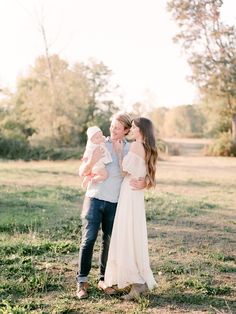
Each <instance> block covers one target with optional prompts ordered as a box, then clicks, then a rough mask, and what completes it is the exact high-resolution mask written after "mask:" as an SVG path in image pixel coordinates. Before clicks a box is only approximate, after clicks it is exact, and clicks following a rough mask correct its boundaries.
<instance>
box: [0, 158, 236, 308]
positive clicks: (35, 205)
mask: <svg viewBox="0 0 236 314" xmlns="http://www.w3.org/2000/svg"><path fill="white" fill-rule="evenodd" d="M78 166H79V163H78V161H63V162H60V161H57V162H49V161H42V162H21V161H18V162H13V161H11V162H6V161H2V162H0V195H1V196H0V298H1V299H0V314H8V313H9V314H10V313H13V314H19V313H41V314H43V313H44V314H46V313H54V314H56V313H161V314H164V313H181V314H182V313H229V314H230V313H235V312H236V288H235V282H236V253H235V252H236V240H235V239H236V238H235V236H236V219H235V218H236V214H235V209H236V204H235V202H236V197H235V196H236V195H235V182H236V180H235V179H236V159H233V158H207V157H205V158H203V157H202V158H201V157H194V158H193V157H181V156H178V157H171V158H170V159H168V160H165V161H160V162H159V165H158V174H157V183H158V184H157V187H156V189H155V190H154V191H147V192H146V193H145V199H146V208H147V223H148V235H149V252H150V262H151V267H152V269H153V272H154V275H155V278H156V280H157V282H158V287H157V289H156V290H155V291H153V292H151V293H150V294H149V295H148V296H147V297H142V298H140V300H139V301H137V302H134V303H132V302H131V303H127V302H122V301H121V299H120V297H119V296H115V297H109V296H105V295H104V294H102V293H101V292H100V291H99V290H98V289H97V275H98V256H99V241H98V243H97V244H96V246H95V249H94V260H93V267H92V271H91V274H90V298H89V299H87V300H84V301H80V300H77V299H76V297H75V290H76V282H75V275H76V269H77V260H78V250H79V243H80V236H81V234H80V231H81V221H80V209H81V204H82V200H83V196H84V192H83V191H82V190H81V189H80V180H79V178H78V176H77V170H78Z"/></svg>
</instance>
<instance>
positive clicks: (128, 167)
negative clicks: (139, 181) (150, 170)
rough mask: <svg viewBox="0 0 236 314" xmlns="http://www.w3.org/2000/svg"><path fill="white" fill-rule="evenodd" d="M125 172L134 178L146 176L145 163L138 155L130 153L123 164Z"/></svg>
mask: <svg viewBox="0 0 236 314" xmlns="http://www.w3.org/2000/svg"><path fill="white" fill-rule="evenodd" d="M122 168H123V171H125V172H128V173H129V174H131V175H132V176H134V177H143V176H145V169H146V167H145V161H144V160H143V159H142V158H141V157H139V156H138V155H136V154H134V153H132V152H128V154H127V155H126V156H125V157H124V159H123V162H122Z"/></svg>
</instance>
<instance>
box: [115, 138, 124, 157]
mask: <svg viewBox="0 0 236 314" xmlns="http://www.w3.org/2000/svg"><path fill="white" fill-rule="evenodd" d="M112 144H113V148H114V151H115V152H116V154H117V155H118V156H119V155H123V148H124V143H123V141H122V140H118V141H113V142H112Z"/></svg>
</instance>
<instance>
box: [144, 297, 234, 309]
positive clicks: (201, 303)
mask: <svg viewBox="0 0 236 314" xmlns="http://www.w3.org/2000/svg"><path fill="white" fill-rule="evenodd" d="M165 306H168V307H174V308H176V309H179V311H180V313H182V312H181V310H182V311H183V312H185V311H186V310H188V311H190V310H192V311H193V310H200V308H201V309H202V310H209V309H210V308H215V309H217V310H218V311H224V313H235V311H236V302H235V301H233V300H231V299H230V298H229V297H218V296H208V295H204V294H191V293H183V294H178V293H177V294H173V295H168V294H160V295H154V294H152V295H150V296H149V308H160V307H165ZM230 311H231V312H230Z"/></svg>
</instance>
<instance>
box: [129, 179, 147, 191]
mask: <svg viewBox="0 0 236 314" xmlns="http://www.w3.org/2000/svg"><path fill="white" fill-rule="evenodd" d="M130 185H131V187H132V189H133V190H142V189H145V188H146V186H147V182H146V180H145V178H138V179H134V178H133V179H131V180H130Z"/></svg>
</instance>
